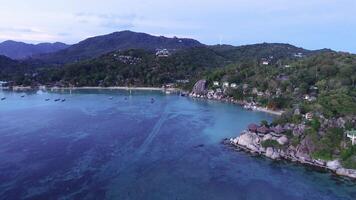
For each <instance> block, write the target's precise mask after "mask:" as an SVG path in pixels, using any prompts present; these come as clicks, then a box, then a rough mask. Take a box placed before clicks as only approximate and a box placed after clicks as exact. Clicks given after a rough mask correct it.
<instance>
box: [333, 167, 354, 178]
mask: <svg viewBox="0 0 356 200" xmlns="http://www.w3.org/2000/svg"><path fill="white" fill-rule="evenodd" d="M336 174H337V175H340V176H348V177H350V178H356V170H353V169H345V168H339V169H337V170H336Z"/></svg>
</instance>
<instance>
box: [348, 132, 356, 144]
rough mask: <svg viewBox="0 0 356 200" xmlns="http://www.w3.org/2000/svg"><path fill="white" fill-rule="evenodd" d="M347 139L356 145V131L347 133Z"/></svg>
mask: <svg viewBox="0 0 356 200" xmlns="http://www.w3.org/2000/svg"><path fill="white" fill-rule="evenodd" d="M346 134H347V137H348V138H350V139H351V142H352V145H355V144H356V130H352V131H347V132H346Z"/></svg>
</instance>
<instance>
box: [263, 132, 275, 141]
mask: <svg viewBox="0 0 356 200" xmlns="http://www.w3.org/2000/svg"><path fill="white" fill-rule="evenodd" d="M272 138H273V136H272V135H271V134H266V135H264V136H263V138H262V141H266V140H271V139H272Z"/></svg>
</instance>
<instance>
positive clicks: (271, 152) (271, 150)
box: [265, 147, 281, 160]
mask: <svg viewBox="0 0 356 200" xmlns="http://www.w3.org/2000/svg"><path fill="white" fill-rule="evenodd" d="M265 155H266V156H267V157H268V158H271V159H274V160H275V159H279V158H280V157H281V155H280V154H279V153H278V152H277V151H276V150H275V149H274V148H272V147H267V149H266V154H265Z"/></svg>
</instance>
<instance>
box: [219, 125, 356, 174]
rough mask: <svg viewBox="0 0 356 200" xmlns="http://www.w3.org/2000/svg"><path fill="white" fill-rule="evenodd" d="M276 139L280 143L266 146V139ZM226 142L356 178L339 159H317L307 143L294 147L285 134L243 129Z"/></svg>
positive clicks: (263, 154) (243, 148) (251, 151)
mask: <svg viewBox="0 0 356 200" xmlns="http://www.w3.org/2000/svg"><path fill="white" fill-rule="evenodd" d="M267 140H268V141H275V142H276V144H277V143H278V145H280V148H276V147H271V146H270V147H264V146H263V145H262V143H263V142H264V141H267ZM224 144H227V145H231V146H232V147H234V148H236V149H238V150H243V151H245V152H249V153H253V154H259V155H262V156H265V157H267V158H270V159H273V160H281V159H284V160H289V161H292V162H298V163H301V164H304V165H310V166H313V167H318V168H322V169H325V170H329V171H331V172H333V173H335V174H337V175H339V176H345V177H349V178H352V179H355V180H356V170H353V169H346V168H343V167H342V166H341V164H340V162H339V161H338V160H333V161H324V160H315V159H313V158H311V156H310V155H309V154H308V153H307V152H306V150H305V145H307V144H305V143H303V142H301V144H299V145H297V146H296V147H294V146H293V145H291V144H289V141H288V138H287V137H286V136H285V135H279V134H273V133H268V134H259V133H256V132H252V131H249V130H246V131H243V132H242V133H241V135H240V136H238V137H236V138H231V139H226V140H225V141H224Z"/></svg>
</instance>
